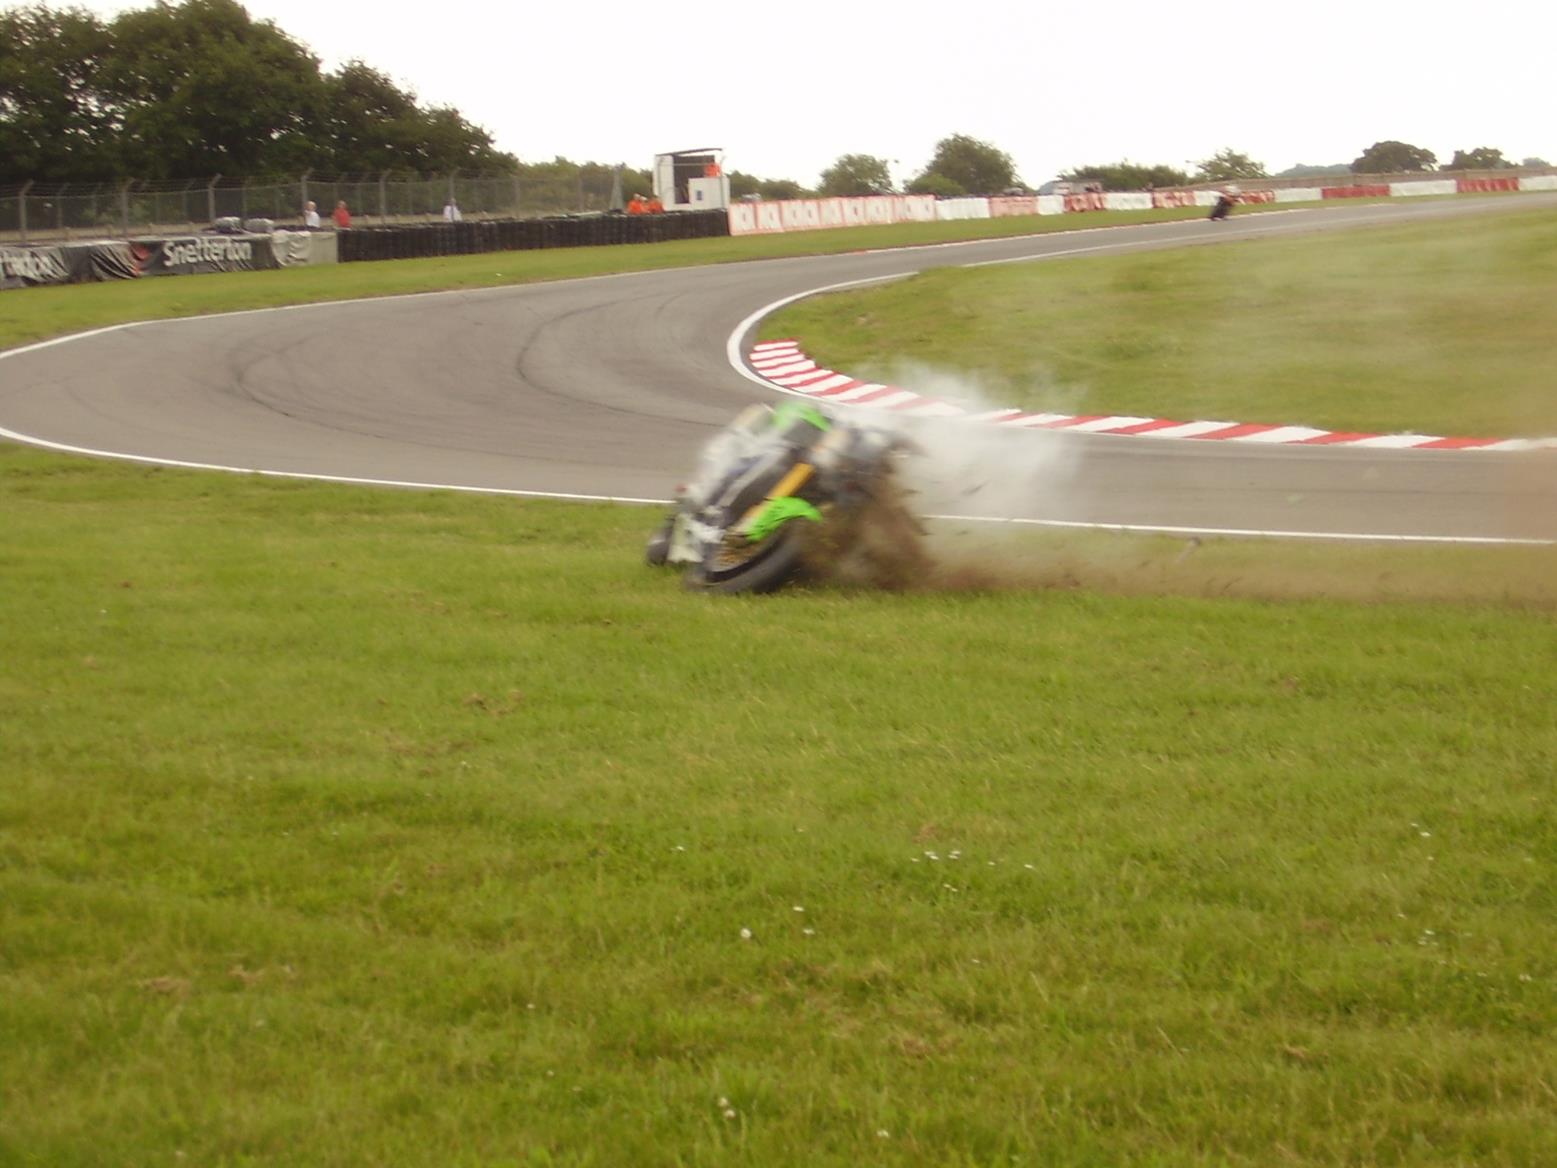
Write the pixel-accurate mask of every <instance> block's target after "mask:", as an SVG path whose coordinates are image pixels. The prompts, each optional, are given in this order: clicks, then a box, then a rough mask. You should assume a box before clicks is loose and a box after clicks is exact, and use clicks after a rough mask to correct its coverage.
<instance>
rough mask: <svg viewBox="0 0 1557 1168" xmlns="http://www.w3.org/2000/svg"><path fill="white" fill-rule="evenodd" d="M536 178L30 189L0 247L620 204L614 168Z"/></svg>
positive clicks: (561, 211)
mask: <svg viewBox="0 0 1557 1168" xmlns="http://www.w3.org/2000/svg"><path fill="white" fill-rule="evenodd" d="M536 169H537V172H538V173H535V174H528V175H527V174H524V173H522V172H515V173H510V174H470V175H467V174H447V175H408V174H405V173H404V172H398V173H397V172H394V171H385V172H383V173H381V174H349V175H312V174H304V175H298V176H297V177H295V178H277V179H265V180H252V181H240V180H230V179H224V178H222V177H220V176H214V177H211V178H207V179H189V180H159V181H144V180H139V179H130V180H126V181H122V182H117V183H95V184H94V183H43V182H28V183H22V184H20V185H15V186H6V187H0V240H5V241H8V242H12V241H14V242H22V241H34V242H36V241H41V240H61V239H82V238H128V237H130V236H134V235H152V234H156V233H158V232H168V231H188V230H199V229H201V228H205V227H209V226H210V225H211V224H212V223H213V222H214V221H215V220H217V219H221V218H226V217H235V218H238V219H240V220H243V221H245V222H246V221H248V220H250V219H270V220H273V221H274V222H275V223H276V224H277V225H278V226H286V225H297V226H300V225H301V224H302V221H303V208H304V206H305V205H306V204H307V203H309V202H313V203H314V204H316V205H317V207H318V209H319V214H320V216H321V218H322V219H323V220H324V222H325V225H326V226H328V225H329V222H330V213H331V211H333V210H334V208H335V205H336V203H337V202H344V203H345V204H346V206H347V208H348V210H350V212H351V216H352V220H353V222H354V223H357V224H361V225H363V226H370V225H383V224H390V223H417V222H424V221H428V220H438V219H441V218H443V215H444V208H445V206H447V205H448V203H449V202H450V201H452V202H453V203H454V204H455V206H457V207H458V208H459V211H460V214H461V216H462V217H464V218H467V219H472V218H475V219H480V218H523V217H535V216H543V215H568V214H575V213H579V212H599V211H606V210H610V209H611V207H612V205H613V202H614V201H615V200H616V199H619V198H620V196H621V185H620V180H619V178H618V177H617V175H616V174H614V173H613V172H612V171H611V170H610V169H609V168H606V167H590V168H587V169H580V170H578V171H577V172H575V173H568V172H566V171H560V170H559V169H558V168H555V167H538V168H536Z"/></svg>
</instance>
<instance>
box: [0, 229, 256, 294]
mask: <svg viewBox="0 0 1557 1168" xmlns="http://www.w3.org/2000/svg"><path fill="white" fill-rule="evenodd" d="M280 266H281V264H280V262H279V261H278V259H277V257H276V250H275V248H274V246H273V245H272V243H271V238H270V236H268V235H181V236H178V237H176V238H173V239H135V240H131V241H130V242H128V243H126V242H124V241H123V240H116V239H107V240H98V241H96V242H93V243H59V244H38V245H33V244H4V245H0V289H4V288H27V287H31V286H33V285H37V284H85V283H89V282H91V281H93V280H133V279H135V278H136V277H138V276H184V275H190V274H193V273H196V272H240V271H253V270H256V269H261V268H279V267H280Z"/></svg>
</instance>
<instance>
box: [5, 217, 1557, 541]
mask: <svg viewBox="0 0 1557 1168" xmlns="http://www.w3.org/2000/svg"><path fill="white" fill-rule="evenodd" d="M1533 206H1544V207H1550V208H1553V209H1557V196H1553V195H1521V196H1518V197H1503V198H1489V199H1477V198H1461V199H1456V200H1453V201H1443V202H1437V201H1433V202H1428V201H1422V202H1411V203H1401V202H1395V203H1383V204H1368V205H1362V206H1349V207H1345V206H1343V207H1326V208H1322V209H1321V208H1316V209H1300V210H1290V211H1282V212H1275V213H1265V214H1258V215H1252V214H1251V215H1248V216H1245V217H1242V218H1239V219H1235V220H1233V221H1232V222H1230V223H1220V224H1218V223H1211V222H1208V221H1206V220H1204V219H1199V220H1189V221H1178V222H1171V223H1159V224H1143V225H1140V226H1128V227H1108V228H1095V229H1087V230H1081V231H1069V232H1061V233H1051V234H1044V235H1036V236H1020V237H1011V238H1004V239H993V240H980V241H972V242H962V243H954V244H940V245H932V246H924V247H912V248H896V249H885V250H880V251H870V252H856V253H850V254H844V255H829V256H814V257H804V258H792V259H773V260H760V261H751V262H742V263H732V264H721V265H714V266H707V267H696V268H681V269H674V270H665V271H656V272H642V273H634V274H629V275H618V276H607V277H595V278H588V279H579V280H569V281H562V282H556V283H537V284H529V285H517V286H511V287H497V288H488V289H481V290H468V291H454V292H439V293H424V294H417V295H410V296H398V297H391V298H379V299H369V300H357V301H347V302H332V303H324V304H315V305H303V306H292V307H287V308H278V309H264V310H258V311H251V312H242V313H234V314H227V315H220V316H202V317H188V318H183V319H178V320H167V321H156V322H147V323H140V324H126V325H117V326H113V327H110V328H105V329H100V330H96V331H93V332H89V333H84V334H79V335H76V336H70V337H63V338H58V339H56V340H52V341H46V342H43V343H40V344H35V345H29V346H25V347H23V348H18V349H13V350H11V351H9V352H6V353H3V354H0V437H3V438H6V439H10V440H12V441H18V442H24V443H28V444H32V445H36V446H41V447H46V448H50V449H54V450H60V451H66V452H73V453H80V454H87V455H95V456H103V457H112V458H120V459H131V460H135V461H141V462H147V463H154V464H160V465H169V466H180V467H193V468H203V469H214V470H224V471H240V472H246V473H258V474H265V475H282V476H292V477H300V478H311V479H323V480H332V481H342V482H351V483H363V484H379V485H385V486H399V487H425V488H439V489H451V490H463V491H477V492H486V493H499V494H513V495H520V496H544V497H556V498H565V499H582V500H617V501H626V502H657V501H662V500H665V499H667V498H668V497H669V496H670V494H671V492H672V490H673V489H674V487H675V485H676V484H677V483H678V482H679V481H681V480H682V478H684V477H685V475H686V474H687V473H688V472H689V471H690V469H691V467H692V465H693V462H694V460H695V455H696V450H697V448H698V447H699V446H700V445H701V444H702V443H703V442H704V441H705V440H706V439H707V438H708V437H709V436H710V435H711V434H712V433H713V432H714V431H715V430H716V429H717V428H719V427H721V426H723V425H724V424H726V423H727V422H728V421H729V420H730V418H731V417H732V416H733V415H734V414H735V413H736V412H737V411H738V410H739V409H740V408H741V407H742V406H744V405H746V404H747V403H749V402H751V401H754V400H773V398H774V390H773V388H772V387H771V386H770V385H768V384H767V383H765V382H763V380H762V379H761V378H760V377H758V376H757V375H756V374H755V373H753V371H752V370H751V369H750V368H749V366H748V363H747V359H746V358H747V354H748V353H749V350H750V346H751V342H752V337H753V335H754V333H755V329H756V326H757V324H758V323H759V322H760V321H761V319H762V318H763V317H764V316H765V315H766V314H768V313H770V312H772V311H774V310H776V309H777V308H778V307H781V306H782V305H784V304H787V303H791V302H793V301H795V300H797V299H800V298H803V297H806V296H809V295H814V294H816V293H818V292H821V291H824V290H827V289H834V288H841V287H857V286H860V285H862V284H868V283H870V282H874V281H881V280H890V279H894V278H898V277H901V276H905V275H909V274H912V273H914V272H917V271H921V270H924V269H927V268H933V267H942V266H961V265H983V264H1000V263H1019V262H1038V261H1048V260H1056V259H1065V258H1068V257H1079V256H1087V255H1101V254H1108V253H1122V252H1130V251H1142V250H1157V249H1168V248H1179V247H1194V246H1203V245H1209V244H1216V243H1226V242H1230V241H1239V240H1256V239H1262V238H1269V237H1273V236H1282V237H1291V236H1295V235H1301V234H1303V233H1308V232H1318V231H1334V230H1345V229H1356V230H1365V229H1367V228H1368V227H1370V226H1377V225H1393V224H1400V223H1405V222H1417V221H1422V220H1427V219H1443V220H1446V221H1449V220H1452V219H1454V218H1456V217H1459V216H1465V215H1487V214H1496V213H1498V212H1500V211H1503V210H1515V209H1527V208H1530V207H1533ZM1445 229H1452V228H1451V227H1450V226H1449V225H1448V223H1447V222H1446V225H1445ZM493 260H494V263H497V264H501V263H512V262H516V261H514V260H512V259H510V258H508V257H500V256H494V257H493ZM518 262H522V261H518ZM1322 343H1323V340H1322V338H1316V344H1322ZM1240 420H1244V419H1240ZM958 424H963V425H976V424H977V423H958ZM1012 437H1013V438H1015V439H1016V440H1019V441H1021V442H1024V443H1027V444H1030V447H1031V451H1032V459H1033V461H1034V463H1043V464H1045V465H1057V464H1063V466H1064V467H1065V472H1064V473H1065V485H1066V489H1064V490H1060V491H1053V490H1049V489H1047V486H1046V483H1045V480H1043V479H1042V478H1035V479H1034V480H1033V488H1032V490H1031V491H1030V492H1028V493H1026V494H1020V495H1019V497H1018V498H1017V499H1016V500H1015V501H1014V502H1013V501H1012V499H1011V498H1010V492H1003V493H1002V494H1001V506H1000V507H999V508H998V509H996V510H989V509H987V508H986V509H981V508H980V506H979V505H977V504H976V503H974V502H971V501H970V503H969V504H968V507H967V508H966V509H959V510H957V511H956V512H954V513H955V514H958V515H965V516H967V517H971V518H978V519H987V520H991V521H1003V522H1015V523H1030V524H1036V525H1051V526H1060V527H1096V528H1118V529H1128V530H1143V531H1159V532H1178V533H1185V534H1212V535H1215V534H1225V535H1282V536H1292V537H1306V538H1339V539H1365V540H1374V539H1377V540H1402V541H1445V542H1473V543H1551V542H1557V452H1554V451H1551V450H1537V451H1482V450H1469V451H1457V450H1393V449H1376V448H1375V449H1363V448H1356V447H1344V448H1337V447H1329V446H1323V445H1319V446H1274V445H1271V446H1261V445H1258V444H1245V443H1227V442H1223V443H1207V442H1196V441H1190V440H1171V439H1152V438H1148V437H1140V436H1119V435H1109V434H1089V433H1077V432H1065V431H1038V430H1033V431H1024V432H1022V433H1020V434H1017V435H1013V436H1012ZM1020 456H1021V455H1020V452H1019V454H1018V457H1020Z"/></svg>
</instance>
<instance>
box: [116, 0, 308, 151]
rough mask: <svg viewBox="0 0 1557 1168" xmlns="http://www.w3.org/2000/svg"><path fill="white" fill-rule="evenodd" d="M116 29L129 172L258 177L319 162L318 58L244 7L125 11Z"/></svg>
mask: <svg viewBox="0 0 1557 1168" xmlns="http://www.w3.org/2000/svg"><path fill="white" fill-rule="evenodd" d="M110 32H111V35H112V38H113V51H112V52H111V54H110V55H109V58H108V60H107V62H106V63H105V68H104V70H103V75H104V79H105V81H106V84H105V86H104V91H105V94H106V96H107V98H108V100H109V101H110V102H111V103H112V104H113V106H114V107H115V108H116V109H117V110H118V111H120V113H121V117H122V119H123V127H124V132H123V140H122V142H121V143H120V150H119V153H120V156H121V158H122V165H123V167H124V169H125V172H127V173H129V174H134V175H142V176H145V177H148V178H174V177H186V176H190V175H202V174H217V173H221V174H230V175H231V174H255V173H261V172H263V171H265V170H296V169H299V168H304V167H307V166H308V165H309V164H310V163H311V162H312V161H313V159H314V157H315V156H316V155H317V151H318V148H317V146H316V144H315V143H314V141H313V139H312V133H313V127H314V126H315V125H317V123H318V121H319V118H320V114H321V112H322V109H323V102H324V93H325V90H324V84H323V81H322V80H321V78H320V76H319V62H318V60H317V59H315V58H314V57H313V56H312V55H310V54H309V53H308V52H307V50H305V49H304V48H303V47H302V46H301V45H299V44H298V43H297V42H296V41H294V40H292V39H291V38H290V37H288V36H287V35H286V34H285V33H284V32H282V31H281V30H280V29H279V28H277V27H276V26H275V25H274V24H272V23H270V22H269V21H264V22H259V23H256V22H255V21H254V20H252V19H251V18H250V16H249V14H248V12H247V11H245V10H244V8H243V6H242V5H240V4H238V3H237V2H236V0H184V3H183V4H181V5H179V6H177V7H173V6H168V5H159V6H158V7H155V8H146V9H140V10H136V11H130V12H125V13H123V14H122V15H120V16H119V17H117V18H116V19H115V20H114V22H113V24H112V25H111V26H110Z"/></svg>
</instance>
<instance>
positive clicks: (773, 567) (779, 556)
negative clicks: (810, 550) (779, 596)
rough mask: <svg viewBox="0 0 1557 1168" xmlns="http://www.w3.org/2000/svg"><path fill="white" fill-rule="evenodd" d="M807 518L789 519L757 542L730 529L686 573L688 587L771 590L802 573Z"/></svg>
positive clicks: (740, 590)
mask: <svg viewBox="0 0 1557 1168" xmlns="http://www.w3.org/2000/svg"><path fill="white" fill-rule="evenodd" d="M811 522H812V521H811V520H809V519H792V520H790V521H789V522H788V523H785V524H783V525H782V526H780V527H779V528H778V529H777V530H775V531H774V532H773V534H772V535H770V536H768V537H767V538H766V539H764V540H762V541H761V542H759V543H748V542H747V540H746V538H745V537H744V536H741V535H738V534H736V533H734V532H728V533H726V535H725V541H724V543H722V544H720V545H719V547H717V548H716V549H714V551H713V552H712V553H711V554H710V555H709V556H708V557H707V559H705V560H704V561H703V563H701V564H699V565H698V566H697V567H695V568H693V569H692V570H691V571H690V572H688V573H687V577H686V582H687V587H688V588H693V589H696V590H698V591H705V592H772V591H774V590H775V589H778V588H782V587H783V586H784V585H785V584H788V583H791V582H792V581H794V580H796V579H798V578H799V577H800V576H801V575H803V574H804V570H805V544H806V537H807V535H808V534H809V528H810V525H811Z"/></svg>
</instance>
